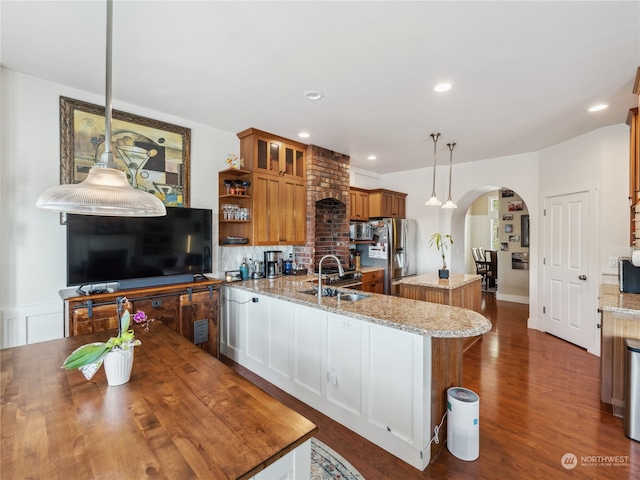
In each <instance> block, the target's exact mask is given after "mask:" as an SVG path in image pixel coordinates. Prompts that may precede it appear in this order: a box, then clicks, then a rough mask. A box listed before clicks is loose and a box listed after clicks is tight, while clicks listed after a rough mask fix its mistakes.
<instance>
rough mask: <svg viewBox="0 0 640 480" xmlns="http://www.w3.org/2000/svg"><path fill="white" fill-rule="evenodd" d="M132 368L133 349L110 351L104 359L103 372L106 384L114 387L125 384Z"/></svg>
mask: <svg viewBox="0 0 640 480" xmlns="http://www.w3.org/2000/svg"><path fill="white" fill-rule="evenodd" d="M132 367H133V347H129V348H128V349H126V350H111V351H110V352H109V353H107V354H106V355H105V357H104V371H105V372H106V374H107V382H108V383H109V385H110V386H112V387H115V386H117V385H122V384H123V383H127V382H128V381H129V379H130V378H131V369H132Z"/></svg>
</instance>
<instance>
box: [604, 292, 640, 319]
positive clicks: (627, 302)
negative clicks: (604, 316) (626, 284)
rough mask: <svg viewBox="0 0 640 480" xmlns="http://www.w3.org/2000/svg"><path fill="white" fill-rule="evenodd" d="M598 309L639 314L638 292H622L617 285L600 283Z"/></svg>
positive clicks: (639, 297)
mask: <svg viewBox="0 0 640 480" xmlns="http://www.w3.org/2000/svg"><path fill="white" fill-rule="evenodd" d="M600 310H605V311H609V312H619V313H631V314H633V315H639V316H640V294H638V293H622V292H621V291H620V287H618V285H600Z"/></svg>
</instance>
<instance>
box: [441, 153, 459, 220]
mask: <svg viewBox="0 0 640 480" xmlns="http://www.w3.org/2000/svg"><path fill="white" fill-rule="evenodd" d="M455 146H456V144H455V143H447V147H449V196H448V197H447V201H446V203H445V204H444V205H442V208H458V205H456V204H455V203H453V200H451V176H452V175H453V149H454V148H455Z"/></svg>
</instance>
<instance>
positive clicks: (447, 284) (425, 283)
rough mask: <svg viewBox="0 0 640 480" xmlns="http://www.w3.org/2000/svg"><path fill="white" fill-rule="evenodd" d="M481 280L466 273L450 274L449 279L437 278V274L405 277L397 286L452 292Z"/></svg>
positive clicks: (474, 275)
mask: <svg viewBox="0 0 640 480" xmlns="http://www.w3.org/2000/svg"><path fill="white" fill-rule="evenodd" d="M480 280H482V276H480V275H476V274H475V273H474V274H467V273H451V274H450V275H449V278H438V274H437V273H426V274H424V275H418V276H416V277H406V278H404V279H402V280H400V281H399V282H398V283H399V284H401V285H402V284H405V285H418V286H420V287H431V288H443V289H447V290H453V289H454V288H458V287H461V286H463V285H467V284H468V283H473V282H477V281H480Z"/></svg>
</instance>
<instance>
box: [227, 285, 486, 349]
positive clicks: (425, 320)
mask: <svg viewBox="0 0 640 480" xmlns="http://www.w3.org/2000/svg"><path fill="white" fill-rule="evenodd" d="M312 278H314V276H306V277H295V276H289V277H287V276H283V277H279V278H276V279H260V280H245V281H243V282H233V283H228V284H227V287H229V288H237V289H240V290H245V291H248V292H253V293H256V294H261V295H267V296H269V297H273V298H277V299H280V300H286V301H289V302H293V303H297V304H299V305H304V306H307V307H313V308H318V309H321V310H325V311H327V312H331V313H336V314H339V315H345V316H347V317H351V318H355V319H358V320H363V321H366V322H370V323H375V324H377V325H383V326H386V327H390V328H395V329H398V330H403V331H406V332H410V333H415V334H418V335H424V336H429V337H444V338H456V337H474V336H476V335H482V334H483V333H486V332H488V331H489V330H491V322H489V320H487V319H486V318H485V317H483V316H482V315H480V314H479V313H477V312H474V311H473V310H468V309H465V308H459V307H450V306H447V305H440V304H436V303H430V302H424V301H422V300H410V299H407V298H401V297H396V296H391V295H382V294H378V293H371V292H366V293H365V294H366V295H369V298H365V299H363V300H358V301H355V302H349V301H343V300H339V299H338V298H336V297H323V298H318V297H316V296H314V295H309V294H307V293H301V292H302V291H304V290H310V289H311V283H310V282H309V280H310V279H312ZM348 292H350V293H351V292H355V291H352V290H348Z"/></svg>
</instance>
